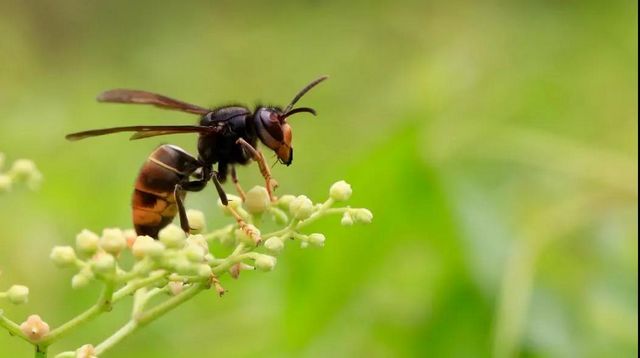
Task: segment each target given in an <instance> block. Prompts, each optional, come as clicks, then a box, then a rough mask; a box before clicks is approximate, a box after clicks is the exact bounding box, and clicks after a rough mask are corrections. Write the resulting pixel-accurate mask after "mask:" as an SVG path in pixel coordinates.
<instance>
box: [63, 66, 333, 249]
mask: <svg viewBox="0 0 640 358" xmlns="http://www.w3.org/2000/svg"><path fill="white" fill-rule="evenodd" d="M327 78H328V77H327V76H322V77H320V78H318V79H316V80H314V81H312V82H311V83H309V84H308V85H306V86H305V87H304V88H303V89H301V90H300V91H299V92H298V93H297V94H296V95H295V97H294V98H293V100H291V102H290V103H289V104H288V105H287V106H286V107H285V108H284V109H281V108H280V107H275V106H257V107H256V108H255V110H254V111H253V112H252V111H250V110H249V109H248V108H247V107H244V106H239V105H229V106H222V107H217V108H215V109H212V110H211V109H206V108H203V107H200V106H196V105H193V104H190V103H186V102H182V101H179V100H176V99H172V98H169V97H166V96H163V95H159V94H156V93H151V92H147V91H139V90H129V89H114V90H109V91H106V92H103V93H102V94H100V95H99V96H98V101H100V102H111V103H133V104H149V105H153V106H156V107H160V108H164V109H172V110H178V111H182V112H187V113H192V114H197V115H199V116H200V121H199V124H198V125H171V126H147V125H139V126H127V127H113V128H106V129H94V130H88V131H83V132H77V133H71V134H69V135H67V136H66V138H67V139H68V140H71V141H75V140H80V139H84V138H88V137H95V136H101V135H106V134H111V133H119V132H134V133H133V135H132V136H131V138H130V139H131V140H134V139H142V138H149V137H155V136H161V135H168V134H179V133H197V134H198V157H197V158H196V157H194V156H192V155H190V154H189V153H187V152H186V151H185V150H183V149H181V148H179V147H177V146H175V145H170V144H165V145H162V146H160V147H158V148H157V149H156V150H154V151H153V152H152V153H151V155H150V156H149V157H148V158H147V160H146V162H145V163H144V165H143V166H142V168H141V169H140V172H139V174H138V178H137V179H136V182H135V189H134V192H133V197H132V204H131V205H132V209H133V224H134V227H135V230H136V232H137V234H138V235H148V236H151V237H153V238H157V237H158V233H159V231H160V230H161V229H162V228H164V227H165V226H167V225H168V224H169V223H171V221H173V219H174V217H175V216H176V214H178V215H179V218H180V226H181V228H182V230H184V231H185V232H186V233H189V231H190V227H189V222H188V219H187V215H186V212H185V208H184V204H183V202H184V198H185V196H186V193H187V192H189V191H192V192H197V191H201V190H202V189H204V188H205V187H206V185H207V183H208V182H209V181H213V183H214V185H215V187H216V190H217V192H218V195H219V197H220V200H221V201H222V203H223V204H224V205H226V206H227V208H228V209H229V211H230V212H231V213H232V214H233V216H234V217H235V219H236V221H238V224H239V225H240V228H241V229H243V230H245V232H247V234H248V235H250V236H251V237H253V238H254V240H256V243H259V241H260V238H259V236H258V235H257V234H256V233H254V232H252V231H251V230H250V229H249V228H248V227H247V225H246V223H245V222H244V221H243V219H242V217H241V216H240V215H238V213H237V212H236V211H235V210H234V209H233V208H232V207H231V206H228V199H227V196H226V194H225V192H224V190H223V189H222V185H221V183H224V182H225V180H226V179H227V176H228V175H229V174H230V175H231V178H232V181H233V183H234V185H235V187H236V189H237V191H238V193H239V194H240V196H241V197H242V198H243V199H244V191H243V190H242V188H241V186H240V184H239V182H238V177H237V174H236V170H235V166H236V165H246V164H248V163H249V162H250V161H251V160H254V161H256V162H257V163H258V166H259V169H260V173H261V174H262V176H263V177H264V180H265V183H266V188H267V192H268V193H269V197H270V198H271V200H275V197H274V195H273V190H274V189H275V188H276V187H277V185H278V184H277V181H276V180H274V179H273V178H272V176H271V171H270V169H269V166H268V165H267V162H266V160H265V157H264V155H263V154H262V152H260V150H259V149H258V148H257V144H258V141H260V142H262V143H263V144H264V145H265V146H267V147H268V148H269V149H271V150H272V151H273V152H275V154H276V156H277V158H278V161H279V162H280V163H282V164H285V165H287V166H288V165H290V164H291V162H292V161H293V147H292V146H291V140H292V133H291V126H290V125H289V123H288V122H287V118H289V117H290V116H292V115H294V114H298V113H310V114H313V115H316V111H315V110H314V109H312V108H309V107H298V108H294V106H295V104H296V103H297V102H298V100H300V98H302V96H304V95H305V94H306V93H307V92H308V91H309V90H310V89H312V88H313V87H315V86H316V85H317V84H319V83H320V82H322V81H324V80H325V79H327ZM214 164H217V170H214Z"/></svg>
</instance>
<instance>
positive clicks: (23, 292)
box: [7, 285, 29, 305]
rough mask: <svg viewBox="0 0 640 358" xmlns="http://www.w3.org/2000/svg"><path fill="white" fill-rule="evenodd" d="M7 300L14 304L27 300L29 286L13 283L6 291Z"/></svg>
mask: <svg viewBox="0 0 640 358" xmlns="http://www.w3.org/2000/svg"><path fill="white" fill-rule="evenodd" d="M7 298H8V299H9V302H11V303H13V304H14V305H20V304H23V303H27V302H28V301H29V287H27V286H22V285H13V286H11V287H10V288H9V290H8V291H7Z"/></svg>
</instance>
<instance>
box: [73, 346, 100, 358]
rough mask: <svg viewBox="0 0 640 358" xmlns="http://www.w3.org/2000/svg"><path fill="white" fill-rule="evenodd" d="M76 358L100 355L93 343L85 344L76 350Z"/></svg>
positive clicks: (94, 357) (90, 357)
mask: <svg viewBox="0 0 640 358" xmlns="http://www.w3.org/2000/svg"><path fill="white" fill-rule="evenodd" d="M76 358H98V356H97V355H96V349H95V348H94V347H93V346H92V345H91V344H85V345H84V346H82V347H80V348H78V350H76Z"/></svg>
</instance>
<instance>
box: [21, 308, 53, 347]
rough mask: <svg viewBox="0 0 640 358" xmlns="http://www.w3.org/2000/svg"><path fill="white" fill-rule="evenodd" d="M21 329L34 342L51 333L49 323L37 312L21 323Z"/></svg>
mask: <svg viewBox="0 0 640 358" xmlns="http://www.w3.org/2000/svg"><path fill="white" fill-rule="evenodd" d="M20 330H21V331H22V333H24V335H25V336H27V337H28V338H29V340H30V341H32V342H37V341H39V340H41V339H42V337H44V336H46V335H47V334H48V333H49V325H48V324H47V322H45V321H43V320H42V318H40V316H38V315H37V314H32V315H31V316H29V317H28V318H27V320H26V321H24V322H22V324H21V325H20Z"/></svg>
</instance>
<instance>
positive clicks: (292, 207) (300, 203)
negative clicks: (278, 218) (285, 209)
mask: <svg viewBox="0 0 640 358" xmlns="http://www.w3.org/2000/svg"><path fill="white" fill-rule="evenodd" d="M289 211H291V214H293V216H294V217H295V218H296V219H298V220H304V219H306V218H308V217H309V216H311V214H312V213H313V203H312V202H311V200H310V199H309V198H307V197H306V196H304V195H300V196H298V197H296V198H295V199H293V200H292V201H291V203H289Z"/></svg>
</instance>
